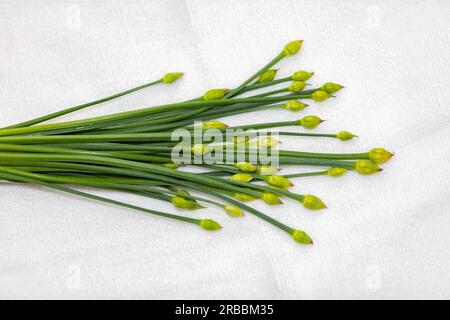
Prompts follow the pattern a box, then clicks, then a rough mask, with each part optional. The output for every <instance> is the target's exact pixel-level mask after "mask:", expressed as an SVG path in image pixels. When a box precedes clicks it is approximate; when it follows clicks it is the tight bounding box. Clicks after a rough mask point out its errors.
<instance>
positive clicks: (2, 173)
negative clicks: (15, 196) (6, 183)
mask: <svg viewBox="0 0 450 320" xmlns="http://www.w3.org/2000/svg"><path fill="white" fill-rule="evenodd" d="M0 177H2V178H4V179H7V180H10V181H21V182H26V183H31V184H38V185H43V186H45V187H47V188H50V189H56V190H59V191H63V192H67V193H71V194H74V195H77V196H81V197H84V198H89V199H92V200H97V201H102V202H106V203H110V204H114V205H117V206H121V207H125V208H130V209H134V210H138V211H141V212H145V213H149V214H152V215H156V216H161V217H165V218H169V219H173V220H178V221H183V222H188V223H192V224H196V225H198V224H199V222H200V220H199V219H193V218H189V217H184V216H180V215H175V214H171V213H166V212H160V211H155V210H150V209H146V208H142V207H138V206H135V205H131V204H128V203H124V202H121V201H117V200H112V199H108V198H104V197H100V196H96V195H93V194H90V193H86V192H82V191H78V190H74V189H71V188H67V187H64V186H61V185H55V184H51V183H47V182H44V181H41V180H38V179H34V178H30V177H27V176H26V173H25V172H23V171H19V170H15V169H9V168H6V167H0Z"/></svg>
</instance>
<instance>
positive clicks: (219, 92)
mask: <svg viewBox="0 0 450 320" xmlns="http://www.w3.org/2000/svg"><path fill="white" fill-rule="evenodd" d="M229 91H230V90H229V89H212V90H208V91H206V93H205V94H204V95H203V100H218V99H222V98H223V96H224V95H226V94H227V93H228V92H229Z"/></svg>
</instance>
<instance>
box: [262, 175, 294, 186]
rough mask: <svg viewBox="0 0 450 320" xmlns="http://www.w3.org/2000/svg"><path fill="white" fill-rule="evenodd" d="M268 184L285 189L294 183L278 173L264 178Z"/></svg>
mask: <svg viewBox="0 0 450 320" xmlns="http://www.w3.org/2000/svg"><path fill="white" fill-rule="evenodd" d="M264 180H265V181H266V182H267V183H268V184H271V185H273V186H276V187H280V188H283V189H287V188H290V187H292V186H293V185H294V184H293V183H292V182H291V181H290V180H289V179H287V178H285V177H283V176H279V175H272V176H268V177H266V178H265V179H264Z"/></svg>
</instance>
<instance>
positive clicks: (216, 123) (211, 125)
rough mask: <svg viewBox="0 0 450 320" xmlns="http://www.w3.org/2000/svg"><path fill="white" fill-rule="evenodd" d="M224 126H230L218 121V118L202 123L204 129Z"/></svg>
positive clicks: (222, 127)
mask: <svg viewBox="0 0 450 320" xmlns="http://www.w3.org/2000/svg"><path fill="white" fill-rule="evenodd" d="M224 128H228V125H227V124H225V123H223V122H220V121H217V120H213V121H207V122H203V123H202V129H205V130H206V129H224Z"/></svg>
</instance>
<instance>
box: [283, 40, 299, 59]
mask: <svg viewBox="0 0 450 320" xmlns="http://www.w3.org/2000/svg"><path fill="white" fill-rule="evenodd" d="M302 44H303V40H296V41H291V42H289V43H288V44H287V45H285V46H284V49H283V53H284V55H285V56H291V55H293V54H296V53H297V52H298V51H299V50H300V49H301V47H302Z"/></svg>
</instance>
